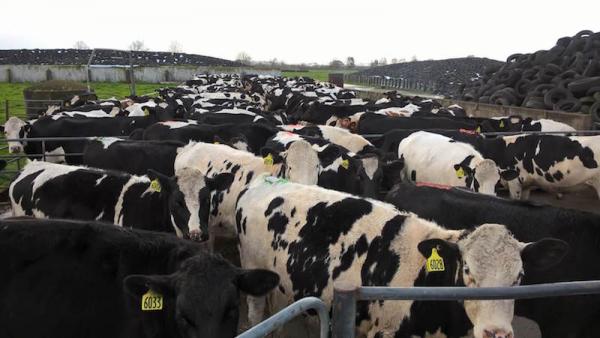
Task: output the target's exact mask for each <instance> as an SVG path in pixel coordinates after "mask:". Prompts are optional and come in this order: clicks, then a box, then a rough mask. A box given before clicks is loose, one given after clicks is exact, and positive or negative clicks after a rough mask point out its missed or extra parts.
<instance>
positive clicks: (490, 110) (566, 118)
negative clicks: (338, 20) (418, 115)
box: [357, 90, 593, 130]
mask: <svg viewBox="0 0 600 338" xmlns="http://www.w3.org/2000/svg"><path fill="white" fill-rule="evenodd" d="M357 92H358V93H357V94H358V96H359V97H361V98H364V99H370V100H378V99H380V98H381V97H383V94H382V93H381V92H375V91H362V90H358V91H357ZM436 100H438V101H440V103H441V104H443V105H444V106H449V105H452V104H458V105H459V106H461V107H463V108H464V109H465V111H466V112H467V114H469V115H472V116H476V117H488V118H489V117H498V116H510V115H519V116H522V117H531V118H532V119H535V120H538V119H551V120H554V121H558V122H563V123H566V124H568V125H570V126H572V127H573V128H575V129H577V130H590V129H592V126H593V125H592V117H591V116H590V115H588V114H581V113H567V112H560V111H553V110H542V109H532V108H525V107H506V106H500V105H495V104H484V103H478V102H467V101H459V100H451V99H439V98H436Z"/></svg>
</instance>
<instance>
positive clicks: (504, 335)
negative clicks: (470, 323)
mask: <svg viewBox="0 0 600 338" xmlns="http://www.w3.org/2000/svg"><path fill="white" fill-rule="evenodd" d="M483 337H484V338H513V333H512V332H507V331H504V330H483Z"/></svg>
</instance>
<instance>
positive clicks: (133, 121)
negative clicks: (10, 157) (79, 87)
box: [3, 116, 157, 164]
mask: <svg viewBox="0 0 600 338" xmlns="http://www.w3.org/2000/svg"><path fill="white" fill-rule="evenodd" d="M155 122H157V120H156V119H155V118H154V117H152V116H143V117H135V118H131V117H119V116H117V117H105V118H85V117H70V116H62V117H58V118H55V117H54V116H43V117H40V118H39V119H37V120H31V121H27V122H25V121H22V120H21V119H19V118H17V117H11V118H10V119H8V121H7V122H6V123H5V124H4V128H3V130H4V133H5V136H6V138H7V139H18V138H21V139H23V138H25V139H26V138H38V137H42V138H43V137H91V136H126V135H129V134H130V133H131V132H132V131H133V130H134V129H137V128H146V127H147V126H148V125H149V124H153V123H155ZM8 146H9V151H10V153H21V152H25V153H26V154H32V156H30V158H31V159H40V158H42V156H41V155H37V154H42V153H43V152H44V151H43V150H44V149H43V147H42V143H41V142H38V141H27V140H25V141H9V142H8ZM84 147H85V142H84V141H81V140H77V141H64V140H63V141H47V142H45V152H46V154H47V155H50V156H48V157H47V160H48V161H51V162H56V163H60V162H65V160H66V162H67V163H69V164H80V163H81V160H82V158H81V155H70V156H66V159H65V153H71V154H81V153H82V152H83V149H84Z"/></svg>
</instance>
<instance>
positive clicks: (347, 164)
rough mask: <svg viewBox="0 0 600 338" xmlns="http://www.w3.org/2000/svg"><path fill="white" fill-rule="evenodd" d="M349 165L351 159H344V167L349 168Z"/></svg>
mask: <svg viewBox="0 0 600 338" xmlns="http://www.w3.org/2000/svg"><path fill="white" fill-rule="evenodd" d="M349 166H350V161H348V160H342V167H343V168H344V169H346V170H347V169H348V167H349Z"/></svg>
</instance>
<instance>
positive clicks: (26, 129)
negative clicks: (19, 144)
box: [23, 123, 31, 133]
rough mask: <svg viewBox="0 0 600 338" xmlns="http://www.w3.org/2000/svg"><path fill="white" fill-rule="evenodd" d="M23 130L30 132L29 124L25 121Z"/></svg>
mask: <svg viewBox="0 0 600 338" xmlns="http://www.w3.org/2000/svg"><path fill="white" fill-rule="evenodd" d="M23 130H24V131H25V132H26V133H28V132H30V131H31V124H29V123H26V124H25V125H24V126H23Z"/></svg>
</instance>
